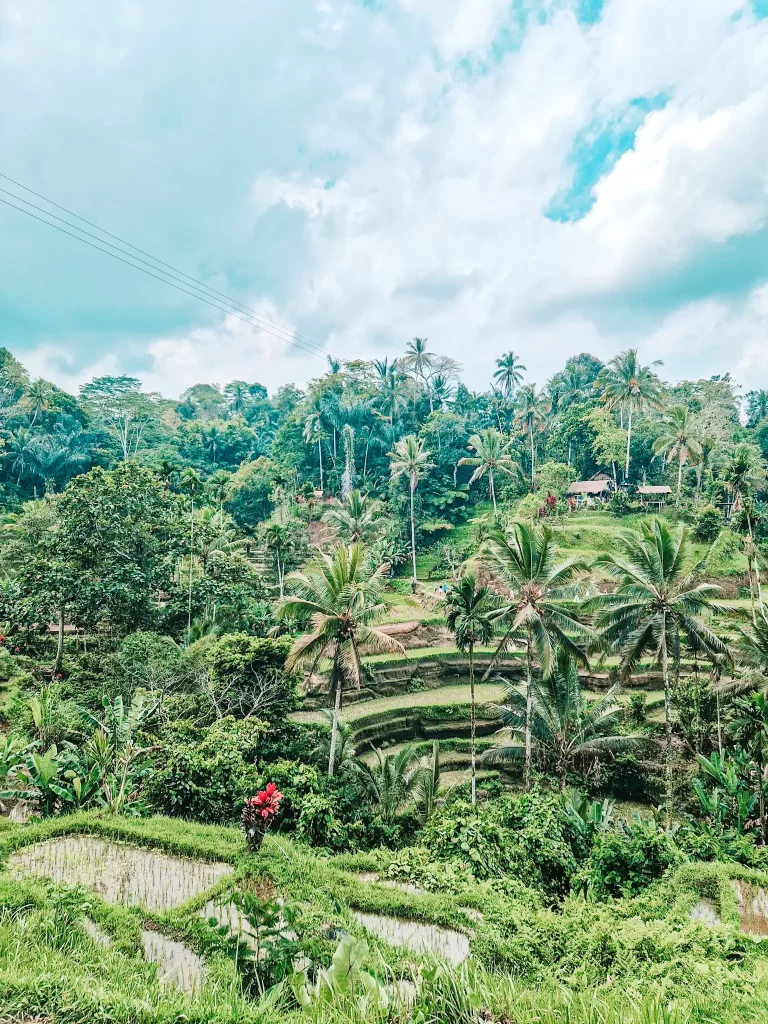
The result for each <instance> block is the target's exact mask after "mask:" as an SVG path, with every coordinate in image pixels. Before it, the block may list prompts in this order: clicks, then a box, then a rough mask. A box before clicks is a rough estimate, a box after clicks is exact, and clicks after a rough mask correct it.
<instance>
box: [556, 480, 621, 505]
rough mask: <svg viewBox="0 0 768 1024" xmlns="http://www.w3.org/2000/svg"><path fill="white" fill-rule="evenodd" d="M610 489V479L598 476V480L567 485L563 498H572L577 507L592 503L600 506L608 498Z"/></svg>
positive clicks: (578, 481)
mask: <svg viewBox="0 0 768 1024" xmlns="http://www.w3.org/2000/svg"><path fill="white" fill-rule="evenodd" d="M612 489H613V484H612V483H611V481H610V479H609V478H608V477H607V476H603V474H600V479H597V478H593V479H592V480H574V482H573V483H572V484H569V485H568V490H567V491H566V492H565V496H566V498H573V500H574V501H575V502H576V504H577V506H581V505H584V504H592V503H594V502H600V503H601V504H602V503H604V502H606V501H607V500H608V499H609V498H610V496H611V490H612Z"/></svg>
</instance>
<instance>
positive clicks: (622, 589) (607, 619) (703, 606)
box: [585, 518, 728, 813]
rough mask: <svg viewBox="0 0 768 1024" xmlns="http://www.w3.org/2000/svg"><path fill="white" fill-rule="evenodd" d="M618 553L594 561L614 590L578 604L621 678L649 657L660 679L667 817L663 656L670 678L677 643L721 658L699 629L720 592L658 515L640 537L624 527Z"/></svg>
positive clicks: (722, 648) (681, 533) (668, 725)
mask: <svg viewBox="0 0 768 1024" xmlns="http://www.w3.org/2000/svg"><path fill="white" fill-rule="evenodd" d="M617 543H618V547H619V552H618V553H613V552H606V553H605V554H603V555H600V556H599V557H598V558H597V559H596V560H595V562H594V565H595V567H596V568H600V569H603V570H604V571H606V572H607V573H608V574H609V575H610V576H611V577H613V579H615V580H616V581H617V586H616V589H615V590H614V591H613V592H612V593H609V594H599V595H597V596H596V597H594V598H591V599H590V600H589V601H587V602H586V604H585V609H586V610H587V611H593V612H594V613H595V620H594V621H595V626H596V628H597V630H598V631H599V636H600V639H601V640H602V641H603V643H604V644H605V646H606V647H607V648H608V649H609V650H611V651H614V652H615V653H617V654H618V655H619V657H620V658H621V663H620V673H621V676H622V677H623V678H628V677H629V676H630V674H631V673H632V671H633V670H634V669H635V668H636V666H637V664H638V662H639V661H640V660H641V659H642V658H644V657H646V656H647V655H651V656H652V657H653V658H654V659H655V660H656V661H657V663H658V664H659V665H660V666H661V672H662V676H663V679H664V722H665V730H666V775H667V812H668V813H669V811H670V806H669V805H670V800H671V792H672V775H671V773H672V704H671V690H670V671H669V661H670V653H671V656H672V661H673V667H674V669H675V674H676V675H677V674H678V672H679V667H680V648H681V640H684V641H685V642H687V643H688V644H689V645H690V646H691V647H693V648H694V650H696V651H697V652H701V653H704V654H705V655H706V656H707V657H710V658H712V659H713V660H714V659H717V658H718V657H723V656H727V654H728V650H727V648H726V645H725V644H724V643H723V641H722V640H721V639H720V638H719V637H718V636H716V635H715V634H714V633H713V632H712V631H711V630H710V629H709V628H708V626H707V625H706V622H705V620H706V619H708V618H710V617H711V615H712V611H713V610H715V609H716V607H717V606H716V605H715V604H714V598H715V596H716V594H717V593H718V592H719V590H720V588H719V587H717V586H715V584H713V583H703V582H702V581H701V575H702V571H703V568H704V563H705V561H706V560H703V561H700V562H693V560H692V558H691V538H690V532H689V530H688V528H687V527H686V526H684V525H683V524H680V525H679V526H677V527H672V526H670V524H669V523H668V522H667V521H666V520H664V519H661V518H653V519H651V520H650V521H648V522H647V523H645V524H644V526H643V529H642V531H641V532H639V533H638V532H637V531H635V530H627V531H625V532H624V533H622V534H621V536H620V537H619V538H618V542H617Z"/></svg>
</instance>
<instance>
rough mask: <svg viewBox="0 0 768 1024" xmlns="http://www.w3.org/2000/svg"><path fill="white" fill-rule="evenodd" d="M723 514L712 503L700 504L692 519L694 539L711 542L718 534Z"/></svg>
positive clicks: (721, 526)
mask: <svg viewBox="0 0 768 1024" xmlns="http://www.w3.org/2000/svg"><path fill="white" fill-rule="evenodd" d="M722 528H723V516H722V513H721V512H720V509H718V508H715V506H714V505H702V506H701V508H700V509H699V511H698V513H697V515H696V517H695V519H694V521H693V535H694V537H695V538H696V540H700V541H704V542H706V543H711V542H712V541H713V540H716V539H717V537H718V536H719V535H720V531H721V530H722Z"/></svg>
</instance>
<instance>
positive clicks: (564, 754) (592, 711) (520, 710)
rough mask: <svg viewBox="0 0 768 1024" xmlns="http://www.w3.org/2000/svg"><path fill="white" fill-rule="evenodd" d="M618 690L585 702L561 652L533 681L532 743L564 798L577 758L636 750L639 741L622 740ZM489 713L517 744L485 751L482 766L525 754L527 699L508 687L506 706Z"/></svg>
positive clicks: (573, 669)
mask: <svg viewBox="0 0 768 1024" xmlns="http://www.w3.org/2000/svg"><path fill="white" fill-rule="evenodd" d="M617 690H618V686H612V687H611V688H610V690H608V692H607V693H606V694H604V695H603V696H602V697H599V698H598V699H597V700H595V701H593V702H591V703H589V704H588V703H587V702H586V700H585V699H584V694H583V692H582V688H581V683H580V681H579V673H578V670H577V668H576V665H575V664H574V661H573V659H572V658H571V657H570V655H569V654H568V653H567V652H566V651H563V650H562V649H559V650H558V652H557V658H556V661H555V664H554V665H553V670H552V672H551V673H550V674H549V675H546V676H544V678H543V679H536V680H534V683H533V688H532V698H531V703H532V722H531V731H532V736H533V742H534V743H535V744H536V746H537V748H539V749H540V750H541V751H542V752H543V753H544V755H545V756H546V757H547V759H548V760H549V762H550V764H551V765H552V767H553V768H554V771H555V774H556V775H557V777H558V779H559V781H560V792H561V793H565V791H566V785H567V781H568V772H569V771H570V770H571V769H572V767H573V765H574V762H576V761H577V760H578V759H579V758H585V757H599V756H600V754H603V753H605V752H613V751H618V750H629V749H632V748H633V747H635V746H637V743H638V737H636V736H627V735H621V734H620V732H619V729H620V726H621V723H622V720H623V718H624V708H623V706H622V705H621V704H620V703H619V702H618V701H617V700H616V692H617ZM493 710H494V711H495V712H496V714H498V716H499V718H500V719H501V721H502V722H503V723H504V726H505V728H506V730H507V737H508V738H509V739H512V740H516V741H517V742H515V743H513V744H509V743H506V744H504V745H500V746H497V747H494V748H492V749H491V750H489V751H488V752H487V753H486V755H485V757H484V758H483V760H484V761H485V762H486V763H488V764H506V763H509V762H510V761H515V760H518V759H519V758H520V755H521V754H523V753H524V750H525V747H524V746H522V745H521V744H520V742H519V741H520V739H521V738H524V736H525V726H526V712H527V701H526V697H525V694H523V693H521V692H520V690H519V689H518V688H517V687H516V686H512V685H510V686H509V687H508V688H507V691H506V694H505V696H504V703H503V704H500V705H496V706H494V707H493Z"/></svg>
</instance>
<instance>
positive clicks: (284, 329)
mask: <svg viewBox="0 0 768 1024" xmlns="http://www.w3.org/2000/svg"><path fill="white" fill-rule="evenodd" d="M0 177H3V175H0ZM0 192H2V193H3V195H6V196H10V197H11V199H16V200H17V201H18V202H20V203H24V205H25V206H31V207H32V209H33V210H38V211H39V212H40V213H42V214H43V215H44V216H45V217H52V218H53V219H54V220H58V221H60V222H61V223H62V224H66V225H67V227H68V228H72V229H73V230H74V231H78V232H80V234H82V235H87V236H88V237H89V238H93V239H95V240H96V241H97V242H101V244H102V245H106V246H108V247H109V248H110V249H114V250H115V251H116V252H119V253H122V254H123V256H127V257H128V258H129V259H131V260H135V261H136V262H137V263H143V264H144V265H145V266H147V267H150V268H151V269H152V270H157V271H158V272H159V273H161V274H163V275H164V276H165V277H170V278H172V279H173V280H174V281H178V282H179V283H180V284H183V285H186V284H187V282H186V281H185V280H183V278H184V277H186V276H187V275H184V274H182V275H181V276H179V275H177V274H172V273H169V271H167V270H161V268H160V267H156V266H155V265H154V264H153V263H149V262H147V260H143V259H141V257H140V256H134V255H133V253H130V252H126V251H125V249H121V248H120V247H119V246H118V245H112V243H111V242H107V241H105V240H104V239H103V238H100V237H99V236H98V235H94V234H93V232H91V231H86V230H85V229H84V228H79V227H78V226H77V225H76V224H71V223H70V222H69V221H68V220H65V219H64V218H63V217H59V216H57V214H55V213H51V212H50V211H49V210H45V209H43V207H42V206H37V204H36V203H30V201H29V200H28V199H22V198H21V196H17V195H14V193H13V192H9V191H8V190H7V189H4V188H0ZM16 209H19V207H16ZM73 216H76V215H73ZM46 223H47V221H46ZM54 226H55V225H51V227H54ZM75 237H79V235H77V236H75ZM112 237H116V236H112ZM126 244H128V243H126ZM131 248H133V246H131ZM137 251H138V252H141V251H142V250H140V249H139V250H137ZM108 255H111V253H109V254H108ZM158 262H159V261H158ZM165 265H166V266H168V265H169V264H165ZM179 274H181V271H179ZM192 280H194V278H192ZM188 287H192V288H193V289H194V291H195V292H198V291H201V290H202V289H203V288H205V287H206V286H205V285H201V286H200V288H198V287H197V286H195V285H192V286H188ZM208 291H211V292H212V293H213V294H212V295H210V296H209V295H205V294H203V296H202V298H204V299H206V300H207V299H208V298H212V297H214V295H218V294H221V293H219V292H214V290H213V289H208ZM223 297H224V300H225V301H226V302H227V304H228V305H231V306H234V307H235V308H236V309H237V308H239V309H240V310H242V312H244V313H245V314H246V316H248V317H249V318H251V319H254V318H255V319H259V318H260V316H261V314H259V313H256V312H255V311H254V312H253V313H251V311H250V310H249V308H248V307H247V306H242V305H241V304H240V303H238V302H235V300H234V299H228V298H227V297H226V295H225V296H223ZM259 326H260V325H259ZM276 327H277V330H279V331H281V332H283V333H284V334H286V335H287V337H286V338H285V339H284V340H285V341H289V342H291V343H293V342H294V337H296V338H298V337H300V336H299V335H296V334H295V332H293V331H291V330H290V329H289V328H287V327H282V326H281V325H280V324H277V325H276ZM270 333H272V332H270ZM275 337H277V335H275ZM309 344H310V345H312V346H314V345H315V342H310V343H309ZM302 347H303V348H305V349H306V347H307V346H306V344H305V343H303V342H302ZM316 348H317V350H318V352H317V354H319V355H325V354H326V353H325V351H324V350H322V349H320V348H319V346H316Z"/></svg>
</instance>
